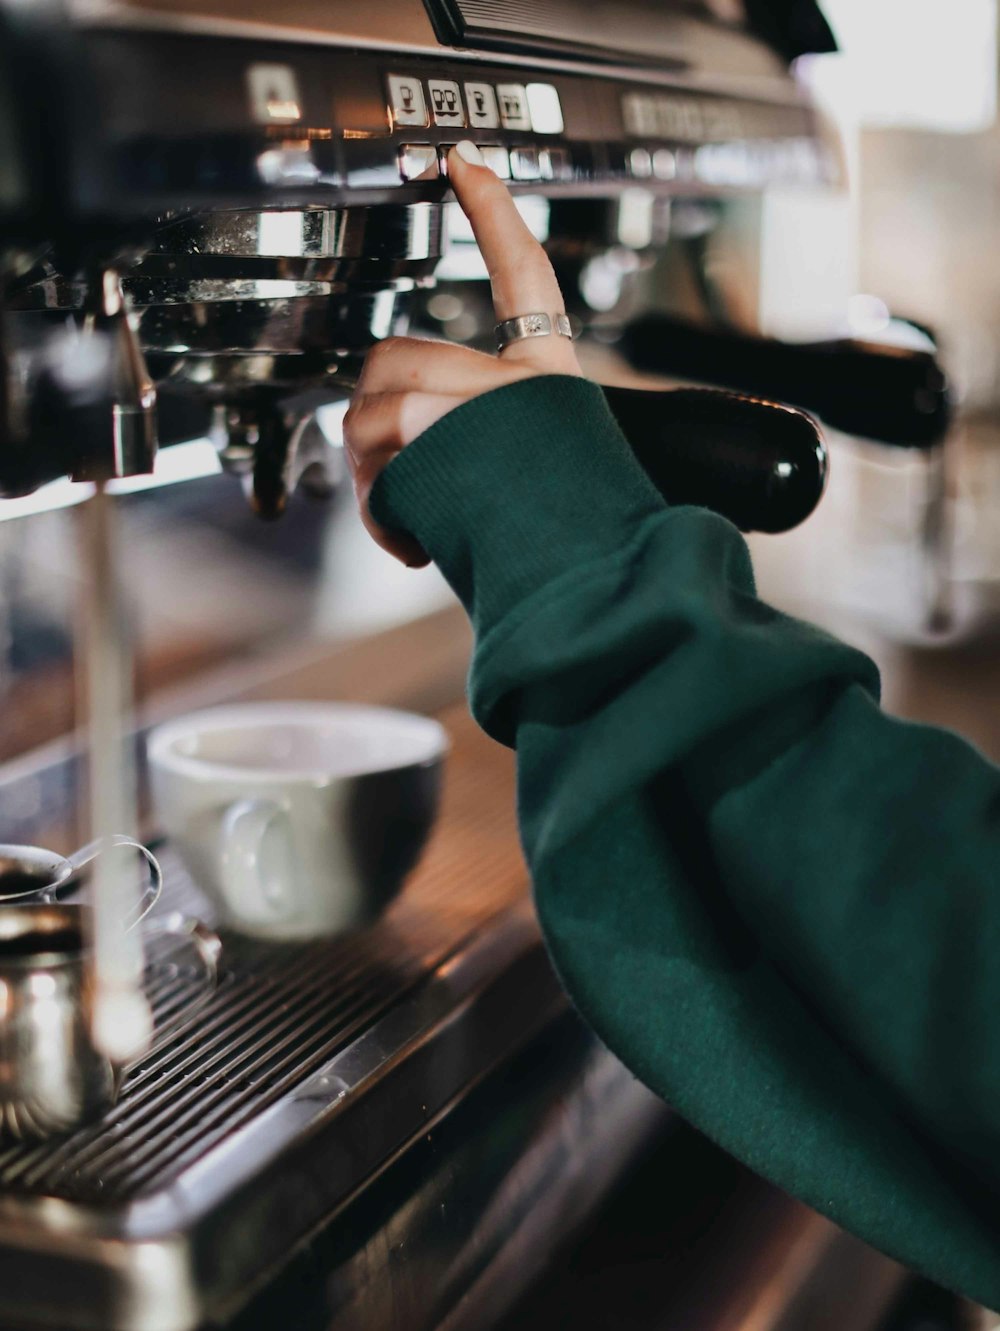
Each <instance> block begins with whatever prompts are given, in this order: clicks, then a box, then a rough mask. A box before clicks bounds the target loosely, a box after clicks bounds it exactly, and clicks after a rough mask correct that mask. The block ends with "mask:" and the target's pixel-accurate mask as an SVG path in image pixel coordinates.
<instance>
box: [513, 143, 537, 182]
mask: <svg viewBox="0 0 1000 1331" xmlns="http://www.w3.org/2000/svg"><path fill="white" fill-rule="evenodd" d="M510 169H511V171H512V172H513V173H514V179H515V180H541V178H542V163H541V160H540V158H539V156H538V149H537V148H511V150H510Z"/></svg>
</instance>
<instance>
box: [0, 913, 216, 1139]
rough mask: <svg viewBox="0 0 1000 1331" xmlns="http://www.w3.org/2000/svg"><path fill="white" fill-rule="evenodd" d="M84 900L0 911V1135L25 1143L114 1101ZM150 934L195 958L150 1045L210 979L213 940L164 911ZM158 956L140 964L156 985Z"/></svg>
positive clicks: (173, 970) (183, 1017)
mask: <svg viewBox="0 0 1000 1331" xmlns="http://www.w3.org/2000/svg"><path fill="white" fill-rule="evenodd" d="M88 911H89V908H88V907H86V906H81V905H78V904H68V903H65V902H63V903H52V902H49V903H40V902H33V903H28V904H20V905H17V906H10V905H8V906H5V907H4V909H3V910H2V911H0V1139H3V1140H6V1141H8V1142H10V1141H15V1142H35V1141H40V1140H42V1141H44V1140H46V1139H49V1138H52V1137H55V1136H57V1135H61V1134H64V1133H66V1132H68V1131H70V1130H71V1129H74V1128H77V1127H79V1126H80V1125H82V1124H84V1123H87V1122H90V1121H91V1120H93V1119H94V1118H96V1117H97V1116H98V1115H99V1114H101V1113H103V1112H105V1111H107V1110H110V1109H111V1107H112V1106H113V1105H114V1103H115V1100H116V1097H117V1093H118V1089H119V1086H120V1084H121V1076H120V1074H119V1072H118V1071H117V1070H116V1068H115V1067H114V1066H113V1065H112V1063H111V1062H110V1061H109V1060H108V1059H107V1058H106V1057H105V1056H104V1055H103V1054H102V1053H101V1052H100V1051H99V1050H98V1049H97V1048H96V1047H95V1045H94V1042H93V1036H92V1030H91V1028H92V1025H93V1000H94V989H93V977H92V974H91V966H90V965H89V963H88V946H87V942H86V940H87V938H88V937H89V934H90V928H89V927H88V924H87V915H88ZM151 937H152V938H155V939H156V940H157V942H158V943H159V944H161V945H164V944H165V945H166V947H167V950H168V952H169V953H170V961H169V968H170V979H171V981H173V980H174V979H175V978H176V975H177V974H179V973H183V974H187V973H188V968H185V967H179V966H178V963H177V959H176V952H177V949H178V947H184V946H185V945H187V946H190V947H191V948H192V951H193V955H194V956H195V958H196V960H197V965H196V967H195V969H194V971H193V972H191V974H192V975H193V977H194V978H193V979H192V982H191V987H192V992H191V994H190V995H189V997H188V999H187V1000H186V1001H185V1002H184V1003H183V1004H180V1005H179V1006H178V1007H176V1009H175V1010H173V1011H171V1013H170V1014H169V1015H165V1016H163V1015H162V1014H161V1016H162V1020H161V1022H160V1029H159V1032H158V1039H157V1047H158V1046H159V1045H160V1044H161V1043H162V1041H163V1040H164V1039H167V1038H169V1037H170V1036H171V1035H172V1034H173V1033H174V1032H175V1031H177V1030H178V1029H179V1028H180V1027H182V1026H183V1024H184V1023H185V1022H186V1021H187V1020H189V1019H190V1017H191V1016H192V1015H193V1013H194V1011H195V1010H196V1008H197V1007H199V1006H201V1005H203V1004H204V1002H205V1001H206V998H207V997H208V995H209V994H210V992H211V990H212V988H214V984H215V977H216V971H217V965H218V955H219V948H220V943H219V939H218V937H217V936H216V935H215V934H214V933H213V932H212V931H211V930H208V929H206V928H205V926H203V925H202V924H201V923H200V922H198V921H194V920H185V919H181V918H178V919H175V918H173V917H171V916H167V917H166V918H164V919H160V920H158V921H157V922H156V923H155V924H154V925H153V926H152V933H151ZM162 965H163V959H162V956H161V957H160V960H159V962H158V963H154V964H153V965H152V966H151V967H150V977H149V978H150V982H151V983H152V984H154V985H155V984H156V982H157V976H158V974H160V972H161V968H162Z"/></svg>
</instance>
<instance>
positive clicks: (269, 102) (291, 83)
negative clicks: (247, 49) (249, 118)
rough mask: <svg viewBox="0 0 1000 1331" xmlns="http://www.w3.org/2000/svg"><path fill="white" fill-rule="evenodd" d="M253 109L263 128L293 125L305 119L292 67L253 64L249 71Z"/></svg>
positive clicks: (255, 117)
mask: <svg viewBox="0 0 1000 1331" xmlns="http://www.w3.org/2000/svg"><path fill="white" fill-rule="evenodd" d="M247 87H248V89H249V92H250V109H251V112H252V113H253V118H254V120H256V121H257V122H258V123H259V124H261V125H291V124H294V122H295V121H296V120H301V119H302V101H301V98H300V97H299V86H298V82H297V80H296V78H295V71H294V70H293V69H292V68H291V67H290V66H289V65H251V66H250V68H249V69H248V70H247Z"/></svg>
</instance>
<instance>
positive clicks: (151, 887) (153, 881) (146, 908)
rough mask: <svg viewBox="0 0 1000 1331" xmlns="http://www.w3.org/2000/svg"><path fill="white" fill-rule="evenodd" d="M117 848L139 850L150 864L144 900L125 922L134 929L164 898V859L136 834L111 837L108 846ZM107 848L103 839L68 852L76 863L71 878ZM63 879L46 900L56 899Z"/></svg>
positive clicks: (47, 892)
mask: <svg viewBox="0 0 1000 1331" xmlns="http://www.w3.org/2000/svg"><path fill="white" fill-rule="evenodd" d="M117 847H125V848H127V849H130V850H137V851H138V852H139V854H140V855H141V856H142V858H143V859H144V860H145V861H146V865H147V867H148V869H149V882H148V883H147V884H146V886H145V887H144V888H143V891H142V899H141V900H140V902H139V904H138V906H136V908H135V910H134V911H133V912H132V917H131V919H129V920H126V922H125V928H126V929H134V928H135V926H136V925H137V924H141V923H142V921H143V920H144V919H145V918H146V916H147V915H148V914H149V912H150V911H151V910H152V909H153V907H154V906H155V905H156V903H157V902H158V901H159V899H160V893H161V892H162V891H163V870H162V869H161V868H160V861H159V860H158V859H157V858H156V856H155V855H154V854H153V852H152V851H151V850H149V849H148V848H147V847H146V846H144V845H143V844H142V842H141V841H136V840H135V839H134V838H133V837H129V836H122V835H121V834H116V835H115V836H113V837H111V838H110V842H109V844H108V846H107V847H106V848H107V849H108V850H112V849H115V848H117ZM104 849H105V844H104V842H103V841H100V840H98V841H91V842H89V843H88V844H87V845H86V846H81V847H80V849H79V850H77V851H74V853H73V854H72V855H68V856H67V857H66V862H67V864H69V865H71V866H72V873H71V874H70V875H68V877H75V876H76V874H77V873H79V871H80V870H81V869H83V868H86V866H87V865H88V864H90V863H91V862H92V861H93V860H95V859H96V858H97V857H98V855H100V853H101V851H102V850H104ZM65 881H66V880H65V879H64V880H63V882H65ZM63 882H59V883H54V884H53V885H52V886H51V887H48V888H46V890H45V891H44V893H42V900H43V901H54V900H55V899H56V893H57V892H58V890H59V888H60V887H61V886H62V885H63Z"/></svg>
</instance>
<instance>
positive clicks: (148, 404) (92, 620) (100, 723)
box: [76, 268, 156, 1066]
mask: <svg viewBox="0 0 1000 1331" xmlns="http://www.w3.org/2000/svg"><path fill="white" fill-rule="evenodd" d="M92 299H93V304H92V307H91V308H90V309H89V310H88V311H87V313H86V315H85V318H84V323H83V328H82V330H81V334H80V336H81V339H82V340H83V342H84V343H85V347H86V349H88V350H90V349H92V350H93V351H94V353H95V354H94V355H92V356H91V355H87V354H85V355H84V356H83V357H82V358H81V361H80V363H81V364H82V365H86V366H93V367H94V383H93V385H92V386H91V387H90V388H86V387H84V386H83V385H78V387H79V388H80V390H81V391H80V392H79V396H78V401H79V403H80V405H81V407H82V408H83V409H82V410H80V411H79V413H78V415H77V423H78V428H79V429H80V430H81V436H82V437H81V438H79V440H78V441H76V442H78V443H79V445H80V456H81V459H82V460H83V461H82V466H81V472H82V474H84V475H89V477H90V478H91V479H93V480H94V482H95V484H96V491H95V493H94V495H93V497H92V498H91V499H88V500H87V501H86V502H85V503H83V504H82V505H81V506H80V510H79V523H80V526H79V531H80V544H81V562H82V566H83V570H84V586H85V595H84V598H83V607H82V611H83V625H82V635H83V645H84V654H85V658H86V688H87V716H88V724H89V731H90V816H91V822H92V829H91V831H92V838H93V840H94V841H95V842H96V843H97V844H98V845H99V847H100V851H99V853H98V855H97V858H96V860H95V865H94V877H93V911H92V915H91V921H92V926H91V927H92V931H93V935H92V938H91V940H90V942H91V948H92V982H93V985H94V1006H93V1030H92V1034H93V1039H94V1043H95V1045H96V1046H97V1047H98V1048H99V1049H100V1050H101V1051H102V1052H103V1053H104V1054H106V1055H107V1057H108V1058H109V1059H110V1060H111V1061H112V1063H114V1064H116V1065H118V1066H121V1065H122V1064H124V1063H126V1062H128V1061H130V1060H132V1059H134V1058H135V1057H137V1056H138V1055H140V1054H141V1053H143V1052H144V1051H145V1050H146V1049H148V1047H149V1045H150V1042H151V1040H152V1034H153V1018H152V1012H151V1010H150V1006H149V1002H148V1000H147V998H146V995H145V993H144V990H143V971H144V956H143V944H142V932H141V930H140V929H138V928H135V927H133V928H129V927H128V922H129V921H132V920H134V919H135V918H136V917H137V915H138V914H139V913H140V910H139V907H140V889H139V884H138V880H137V878H136V876H135V873H134V869H133V867H132V863H131V859H130V858H129V859H126V858H125V857H124V856H123V855H122V853H121V852H120V851H116V850H115V849H114V844H115V838H116V836H119V835H120V834H121V833H123V832H124V833H128V834H129V835H131V834H133V833H134V830H135V828H136V822H137V819H136V812H135V799H134V790H135V782H134V773H133V771H132V769H131V764H130V763H129V762H128V760H127V758H126V749H125V734H124V720H125V717H126V716H127V715H128V712H129V710H130V702H131V693H132V690H131V683H132V670H131V661H130V653H129V650H128V645H129V635H128V626H127V623H126V614H125V604H124V589H123V585H122V579H121V569H122V561H121V557H120V551H119V548H118V529H117V513H116V509H115V503H114V500H113V499H112V498H111V497H110V496H109V495H108V493H107V491H106V488H105V486H106V482H107V481H108V480H110V479H112V478H113V477H115V476H121V475H127V474H132V473H134V472H136V471H143V470H152V465H153V458H154V456H155V447H156V441H155V429H154V425H153V409H154V406H155V400H156V395H155V390H154V389H153V385H152V380H151V379H150V377H149V374H148V372H147V370H146V367H145V362H144V360H143V356H142V352H141V349H140V347H139V345H138V340H137V339H136V337H135V334H134V332H133V330H132V328H131V326H130V325H129V321H128V314H127V310H126V308H125V303H124V299H123V297H122V293H121V282H120V279H119V277H118V274H117V272H115V270H114V269H112V268H105V269H103V270H102V271H100V272H99V274H98V276H97V279H96V281H95V282H94V284H93V287H92ZM102 407H103V408H104V410H101V408H102Z"/></svg>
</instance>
